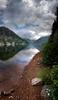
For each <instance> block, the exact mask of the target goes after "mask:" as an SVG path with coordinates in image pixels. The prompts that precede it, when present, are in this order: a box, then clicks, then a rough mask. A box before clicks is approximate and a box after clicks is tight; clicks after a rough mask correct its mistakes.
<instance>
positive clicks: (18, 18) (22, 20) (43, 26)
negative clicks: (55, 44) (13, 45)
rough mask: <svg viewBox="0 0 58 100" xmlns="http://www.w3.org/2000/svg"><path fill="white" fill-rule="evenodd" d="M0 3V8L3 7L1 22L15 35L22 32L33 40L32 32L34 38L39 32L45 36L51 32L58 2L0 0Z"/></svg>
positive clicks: (52, 0) (48, 0)
mask: <svg viewBox="0 0 58 100" xmlns="http://www.w3.org/2000/svg"><path fill="white" fill-rule="evenodd" d="M0 2H1V3H0V5H1V6H0V8H1V9H3V8H4V7H5V9H3V11H2V12H1V10H0V19H1V20H2V21H1V22H3V23H4V25H5V26H7V27H9V28H11V29H12V30H14V31H15V32H17V34H19V32H20V31H22V32H23V30H24V33H25V32H26V34H28V33H29V36H30V37H29V38H32V37H33V38H34V33H33V31H34V32H35V35H36V36H37V35H39V33H40V32H47V34H48V33H49V32H51V27H52V23H53V21H54V19H55V9H56V6H57V5H58V0H3V1H2V0H0ZM3 5H4V7H3ZM0 24H1V23H0ZM30 31H31V32H30ZM22 32H21V34H19V35H20V36H22Z"/></svg>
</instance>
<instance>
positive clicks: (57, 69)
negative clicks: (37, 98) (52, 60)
mask: <svg viewBox="0 0 58 100" xmlns="http://www.w3.org/2000/svg"><path fill="white" fill-rule="evenodd" d="M51 81H52V85H51V98H52V100H58V65H55V66H53V68H52V70H51Z"/></svg>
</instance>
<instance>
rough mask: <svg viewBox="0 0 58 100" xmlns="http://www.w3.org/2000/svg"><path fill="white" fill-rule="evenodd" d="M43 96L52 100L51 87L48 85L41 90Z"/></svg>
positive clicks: (46, 99)
mask: <svg viewBox="0 0 58 100" xmlns="http://www.w3.org/2000/svg"><path fill="white" fill-rule="evenodd" d="M41 97H42V99H43V100H50V89H49V88H48V86H47V85H44V86H43V88H42V91H41Z"/></svg>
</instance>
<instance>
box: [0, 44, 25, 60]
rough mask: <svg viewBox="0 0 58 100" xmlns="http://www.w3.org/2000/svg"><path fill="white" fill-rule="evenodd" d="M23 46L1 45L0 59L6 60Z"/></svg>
mask: <svg viewBox="0 0 58 100" xmlns="http://www.w3.org/2000/svg"><path fill="white" fill-rule="evenodd" d="M23 48H25V46H24V45H23V46H18V45H15V46H12V45H11V46H8V47H7V46H6V45H4V46H1V47H0V59H1V60H7V59H9V58H10V57H12V56H14V55H15V54H16V53H17V52H19V51H20V50H21V49H23Z"/></svg>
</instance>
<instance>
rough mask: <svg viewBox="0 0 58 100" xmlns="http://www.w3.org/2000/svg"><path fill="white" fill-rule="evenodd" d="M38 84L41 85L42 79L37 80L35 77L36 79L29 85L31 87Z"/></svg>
mask: <svg viewBox="0 0 58 100" xmlns="http://www.w3.org/2000/svg"><path fill="white" fill-rule="evenodd" d="M40 83H42V79H40V78H37V77H36V78H33V79H32V81H31V84H32V85H38V84H40Z"/></svg>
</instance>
